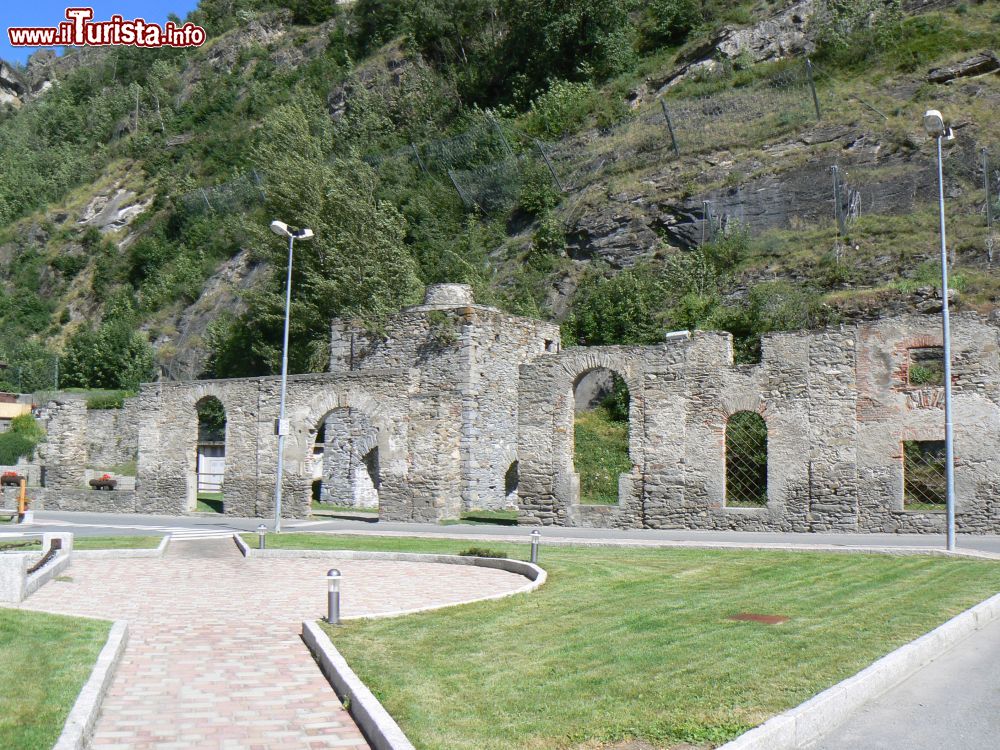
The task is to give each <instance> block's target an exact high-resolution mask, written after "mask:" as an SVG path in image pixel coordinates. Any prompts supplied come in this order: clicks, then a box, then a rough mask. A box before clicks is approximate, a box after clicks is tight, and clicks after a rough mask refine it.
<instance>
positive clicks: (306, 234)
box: [293, 227, 313, 240]
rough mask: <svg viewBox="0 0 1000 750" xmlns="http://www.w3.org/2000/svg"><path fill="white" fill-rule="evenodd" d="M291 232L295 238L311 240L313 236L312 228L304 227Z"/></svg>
mask: <svg viewBox="0 0 1000 750" xmlns="http://www.w3.org/2000/svg"><path fill="white" fill-rule="evenodd" d="M293 234H294V237H295V239H297V240H311V239H312V238H313V230H311V229H306V228H305V227H303V228H302V229H300V230H299V231H297V232H294V233H293Z"/></svg>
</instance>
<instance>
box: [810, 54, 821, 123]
mask: <svg viewBox="0 0 1000 750" xmlns="http://www.w3.org/2000/svg"><path fill="white" fill-rule="evenodd" d="M806 74H807V75H808V77H809V90H810V91H812V96H813V106H814V107H815V108H816V119H817V120H820V119H822V117H823V116H822V115H821V114H820V112H819V97H818V96H816V82H815V81H814V80H813V64H812V61H811V60H810V59H809V58H808V57H807V58H806Z"/></svg>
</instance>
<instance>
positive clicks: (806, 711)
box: [720, 594, 1000, 750]
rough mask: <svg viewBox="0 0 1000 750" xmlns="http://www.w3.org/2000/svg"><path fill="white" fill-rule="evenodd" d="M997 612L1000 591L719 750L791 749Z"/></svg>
mask: <svg viewBox="0 0 1000 750" xmlns="http://www.w3.org/2000/svg"><path fill="white" fill-rule="evenodd" d="M998 617H1000V594H996V595H995V596H992V597H990V598H989V599H987V600H985V601H983V602H980V603H979V604H977V605H975V606H974V607H971V608H970V609H967V610H965V611H964V612H962V613H961V614H958V615H956V616H955V617H953V618H951V619H950V620H948V621H947V622H946V623H944V624H943V625H939V626H938V627H936V628H934V630H932V631H930V632H929V633H925V634H924V635H922V636H920V637H919V638H917V639H916V640H914V641H910V642H909V643H907V644H906V645H904V646H901V647H899V648H897V649H896V650H895V651H893V652H891V653H889V654H887V655H886V656H883V657H882V658H881V659H879V660H878V661H876V662H874V663H873V664H871V665H869V666H867V667H865V668H864V669H862V670H861V671H860V672H858V673H857V674H855V675H852V676H851V677H848V678H847V679H846V680H842V681H841V682H838V683H837V684H836V685H833V686H832V687H829V688H827V689H826V690H824V691H823V692H822V693H819V694H818V695H815V696H813V697H812V698H810V699H809V700H807V701H806V702H805V703H802V704H800V705H798V706H796V707H795V708H792V709H789V710H788V711H785V712H783V713H780V714H778V715H777V716H773V717H771V718H770V719H768V720H767V721H765V722H764V723H763V724H761V725H760V726H758V727H755V728H754V729H751V730H750V731H749V732H746V733H745V734H742V735H740V736H739V737H737V738H736V739H735V740H732V741H731V742H728V743H726V744H725V745H723V746H722V747H721V748H720V750H796V749H797V748H801V747H803V746H805V745H807V744H809V743H811V742H815V741H816V740H818V739H820V738H822V737H823V736H824V735H825V734H827V733H828V732H829V731H830V730H832V729H833V728H835V727H836V726H838V725H839V724H841V723H842V722H843V721H845V720H846V719H847V718H848V716H849V715H850V714H851V713H852V712H854V711H856V710H857V709H858V708H860V707H861V706H862V705H863V704H864V703H865V702H867V701H869V700H873V699H875V698H877V697H878V696H880V695H882V694H883V693H885V692H886V691H888V690H889V689H890V688H892V687H894V686H896V685H898V684H899V683H900V682H902V681H903V680H905V679H906V678H907V677H909V676H910V675H912V674H913V673H914V672H916V671H917V670H918V669H920V668H921V667H923V666H924V665H925V664H928V663H929V662H931V661H933V660H934V658H935V657H937V656H940V655H941V653H942V652H943V651H946V650H947V649H949V648H951V647H953V646H955V645H956V644H957V643H959V642H960V641H962V640H964V639H966V638H968V637H969V636H970V635H972V634H973V633H974V632H975V631H977V630H980V629H981V628H983V627H985V626H986V625H987V624H989V623H990V622H992V621H993V620H995V619H997V618H998Z"/></svg>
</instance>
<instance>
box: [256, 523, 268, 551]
mask: <svg viewBox="0 0 1000 750" xmlns="http://www.w3.org/2000/svg"><path fill="white" fill-rule="evenodd" d="M266 536H267V526H265V525H264V524H261V525H260V526H258V527H257V549H264V547H265V545H266V542H265V541H264V537H266Z"/></svg>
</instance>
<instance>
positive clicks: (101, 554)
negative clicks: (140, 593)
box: [73, 534, 170, 560]
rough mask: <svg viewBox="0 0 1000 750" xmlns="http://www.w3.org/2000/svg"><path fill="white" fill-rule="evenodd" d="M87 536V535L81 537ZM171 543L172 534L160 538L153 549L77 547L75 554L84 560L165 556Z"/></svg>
mask: <svg viewBox="0 0 1000 750" xmlns="http://www.w3.org/2000/svg"><path fill="white" fill-rule="evenodd" d="M81 538H85V537H81ZM169 544H170V534H167V535H166V536H164V537H163V539H161V540H160V543H159V544H158V545H156V547H154V548H153V549H75V550H73V556H74V557H79V558H80V559H82V560H95V559H96V560H101V559H106V558H112V559H119V558H129V557H163V553H164V552H166V551H167V546H168V545H169Z"/></svg>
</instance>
